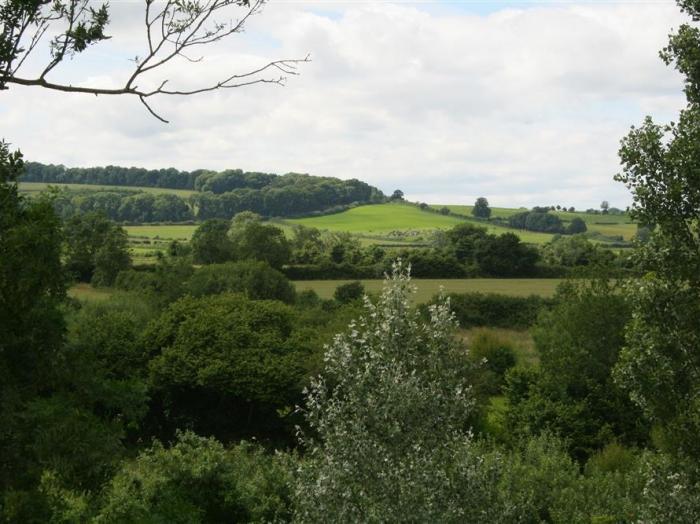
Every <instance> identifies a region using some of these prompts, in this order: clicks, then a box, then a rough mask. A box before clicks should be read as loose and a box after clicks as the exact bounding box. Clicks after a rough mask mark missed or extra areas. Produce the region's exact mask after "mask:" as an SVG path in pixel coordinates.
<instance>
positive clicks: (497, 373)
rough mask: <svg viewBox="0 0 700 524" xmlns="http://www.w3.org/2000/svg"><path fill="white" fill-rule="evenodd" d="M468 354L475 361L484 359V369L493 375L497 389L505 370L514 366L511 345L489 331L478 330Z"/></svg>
mask: <svg viewBox="0 0 700 524" xmlns="http://www.w3.org/2000/svg"><path fill="white" fill-rule="evenodd" d="M469 354H470V356H471V358H472V359H474V360H476V361H483V360H485V361H486V362H485V364H484V369H486V370H487V371H489V372H490V373H492V374H493V375H494V377H495V380H494V385H495V386H496V388H497V389H500V386H501V384H502V383H503V380H504V377H505V374H506V372H507V371H508V370H509V369H510V368H512V367H513V366H515V351H514V349H513V345H512V344H511V343H510V342H509V341H507V340H504V339H503V338H501V337H499V336H498V335H496V334H495V333H493V332H491V331H487V330H480V331H479V332H478V333H477V334H476V335H475V336H474V337H473V338H472V340H471V344H470V346H469Z"/></svg>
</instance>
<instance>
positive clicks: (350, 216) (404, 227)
mask: <svg viewBox="0 0 700 524" xmlns="http://www.w3.org/2000/svg"><path fill="white" fill-rule="evenodd" d="M285 222H286V223H288V224H301V225H303V226H307V227H315V228H318V229H325V230H328V231H347V232H349V233H365V234H387V233H391V232H393V231H425V230H431V229H449V228H451V227H454V226H456V225H457V224H462V223H463V222H464V221H463V220H462V219H460V218H456V217H450V216H443V215H438V214H436V213H428V212H425V211H421V210H420V209H419V208H417V207H415V206H411V205H405V204H376V205H368V206H359V207H355V208H353V209H349V210H347V211H343V212H342V213H335V214H333V215H324V216H319V217H310V218H297V219H289V220H286V221H285Z"/></svg>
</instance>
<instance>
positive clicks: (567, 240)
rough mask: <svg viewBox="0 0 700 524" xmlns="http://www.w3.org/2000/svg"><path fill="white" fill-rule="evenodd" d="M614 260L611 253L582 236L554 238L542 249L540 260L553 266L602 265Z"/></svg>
mask: <svg viewBox="0 0 700 524" xmlns="http://www.w3.org/2000/svg"><path fill="white" fill-rule="evenodd" d="M613 258H614V255H613V254H612V252H611V251H609V250H605V249H602V248H600V247H598V246H597V245H596V244H594V243H593V242H591V241H590V240H588V239H587V238H586V237H585V236H583V235H572V236H555V237H554V238H553V239H552V241H551V242H550V243H548V244H546V245H545V246H544V248H543V249H542V259H543V260H544V262H546V263H547V264H551V265H554V266H565V267H575V266H589V265H596V264H598V265H603V264H606V263H609V262H611V261H612V259H613Z"/></svg>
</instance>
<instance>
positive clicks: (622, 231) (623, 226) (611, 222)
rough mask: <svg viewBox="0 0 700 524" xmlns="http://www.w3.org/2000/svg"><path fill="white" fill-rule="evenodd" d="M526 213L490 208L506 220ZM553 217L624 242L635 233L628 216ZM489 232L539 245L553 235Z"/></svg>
mask: <svg viewBox="0 0 700 524" xmlns="http://www.w3.org/2000/svg"><path fill="white" fill-rule="evenodd" d="M431 207H433V208H435V209H440V208H442V207H446V208H448V209H449V210H450V211H451V212H452V213H456V214H458V215H463V216H466V217H469V216H471V212H472V206H462V205H447V206H442V205H432V206H431ZM523 211H527V209H525V208H519V209H516V208H505V207H492V208H491V213H492V215H491V216H492V217H494V218H508V217H510V216H512V215H515V214H516V213H521V212H523ZM551 213H552V214H553V215H556V216H558V217H559V218H560V219H561V220H562V221H563V222H564V223H565V224H566V223H568V222H571V219H573V218H576V217H578V218H581V219H583V221H584V222H586V226H587V227H588V231H589V232H597V233H600V234H601V235H605V236H608V237H609V236H621V237H622V238H623V239H624V240H626V241H630V240H632V237H634V235H635V234H636V233H637V224H636V223H634V222H632V219H631V218H630V216H629V215H627V214H624V215H610V214H608V215H594V214H591V213H582V212H580V211H578V212H573V213H569V212H568V211H551ZM491 228H493V230H491V231H490V232H492V233H497V232H503V231H513V232H515V233H516V234H517V235H518V236H520V238H521V239H522V241H523V242H529V243H532V244H541V243H545V242H548V241H549V240H551V238H552V236H553V235H550V234H547V233H534V232H529V231H514V230H512V229H510V228H504V227H498V226H494V225H490V228H489V229H491Z"/></svg>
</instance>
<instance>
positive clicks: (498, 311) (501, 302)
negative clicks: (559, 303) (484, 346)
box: [433, 293, 554, 329]
mask: <svg viewBox="0 0 700 524" xmlns="http://www.w3.org/2000/svg"><path fill="white" fill-rule="evenodd" d="M449 298H450V306H451V307H452V311H453V312H454V314H455V316H456V317H457V320H458V322H459V325H460V326H461V327H462V328H465V329H466V328H470V327H483V326H490V327H500V328H509V329H525V328H527V327H529V326H531V325H533V324H534V323H535V321H536V320H537V315H538V314H539V312H540V311H541V310H542V309H543V308H549V307H551V306H552V305H553V303H554V301H553V300H551V299H545V298H542V297H539V296H536V295H531V296H529V297H511V296H508V295H498V294H495V293H462V294H450V295H449ZM434 301H435V299H433V302H434Z"/></svg>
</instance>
